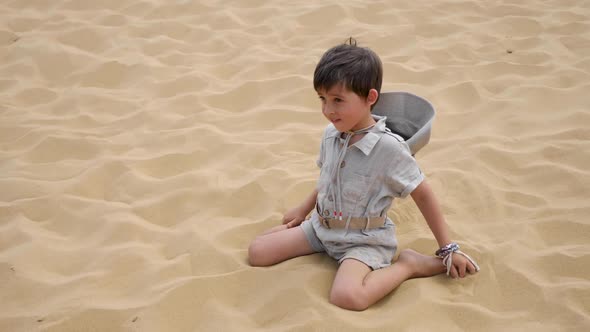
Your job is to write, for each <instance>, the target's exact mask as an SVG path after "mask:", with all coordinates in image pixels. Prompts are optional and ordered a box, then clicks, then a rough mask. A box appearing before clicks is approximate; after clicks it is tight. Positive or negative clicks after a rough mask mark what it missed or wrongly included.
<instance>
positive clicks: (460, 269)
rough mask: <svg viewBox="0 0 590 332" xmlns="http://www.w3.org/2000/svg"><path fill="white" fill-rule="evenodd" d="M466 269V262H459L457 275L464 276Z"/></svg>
mask: <svg viewBox="0 0 590 332" xmlns="http://www.w3.org/2000/svg"><path fill="white" fill-rule="evenodd" d="M466 269H467V266H466V264H459V267H458V270H459V277H461V278H465V270H466Z"/></svg>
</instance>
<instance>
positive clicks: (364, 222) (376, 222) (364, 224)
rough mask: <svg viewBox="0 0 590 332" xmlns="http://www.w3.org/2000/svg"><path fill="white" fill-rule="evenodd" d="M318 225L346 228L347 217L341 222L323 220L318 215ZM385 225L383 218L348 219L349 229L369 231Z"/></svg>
mask: <svg viewBox="0 0 590 332" xmlns="http://www.w3.org/2000/svg"><path fill="white" fill-rule="evenodd" d="M318 217H319V219H320V223H321V224H322V226H324V227H326V228H336V229H342V228H346V222H347V220H348V217H343V218H342V220H340V219H335V218H324V217H322V216H320V215H318ZM384 225H385V217H370V218H369V217H362V218H350V224H349V225H348V228H349V229H371V228H379V227H383V226H384Z"/></svg>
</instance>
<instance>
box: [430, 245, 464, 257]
mask: <svg viewBox="0 0 590 332" xmlns="http://www.w3.org/2000/svg"><path fill="white" fill-rule="evenodd" d="M455 251H459V245H458V244H457V243H456V242H451V243H449V244H447V245H446V246H444V247H442V248H440V249H438V250H437V251H436V252H435V253H434V254H435V255H436V256H438V257H440V258H445V257H446V256H447V255H448V254H450V253H452V252H455Z"/></svg>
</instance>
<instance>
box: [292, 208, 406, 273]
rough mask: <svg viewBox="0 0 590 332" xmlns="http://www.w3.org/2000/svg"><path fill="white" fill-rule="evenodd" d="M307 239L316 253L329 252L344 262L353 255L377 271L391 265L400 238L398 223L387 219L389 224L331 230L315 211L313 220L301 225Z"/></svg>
mask: <svg viewBox="0 0 590 332" xmlns="http://www.w3.org/2000/svg"><path fill="white" fill-rule="evenodd" d="M301 228H302V229H303V232H304V233H305V236H306V237H307V241H308V242H309V244H310V246H311V247H312V249H313V250H314V251H315V252H324V251H325V252H326V253H327V254H328V255H329V256H330V257H332V258H334V259H336V260H337V261H338V263H342V261H344V260H345V259H348V258H352V259H356V260H358V261H361V262H363V263H365V264H366V265H368V266H369V267H370V268H371V269H373V270H377V269H381V268H384V267H387V266H389V265H391V261H392V260H393V256H394V255H395V251H396V250H397V239H396V238H395V225H394V224H393V222H392V221H391V220H390V219H389V218H387V220H386V222H385V225H384V226H383V227H379V228H373V229H369V230H366V231H365V230H359V229H348V230H345V229H328V228H325V227H324V226H322V224H321V223H320V221H319V219H318V215H317V212H316V211H314V212H313V213H312V215H311V218H310V219H309V220H306V221H304V222H303V223H302V224H301Z"/></svg>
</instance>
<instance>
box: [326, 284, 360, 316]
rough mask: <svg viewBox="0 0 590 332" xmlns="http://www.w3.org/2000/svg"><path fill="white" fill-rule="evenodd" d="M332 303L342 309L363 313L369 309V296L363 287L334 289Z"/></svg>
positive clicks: (331, 296) (331, 294)
mask: <svg viewBox="0 0 590 332" xmlns="http://www.w3.org/2000/svg"><path fill="white" fill-rule="evenodd" d="M330 303H332V304H333V305H335V306H338V307H340V308H342V309H347V310H354V311H363V310H365V309H367V308H368V307H369V300H368V298H367V294H366V292H365V290H364V289H363V288H362V287H360V286H359V287H355V286H351V287H346V288H340V289H332V292H331V293H330Z"/></svg>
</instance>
